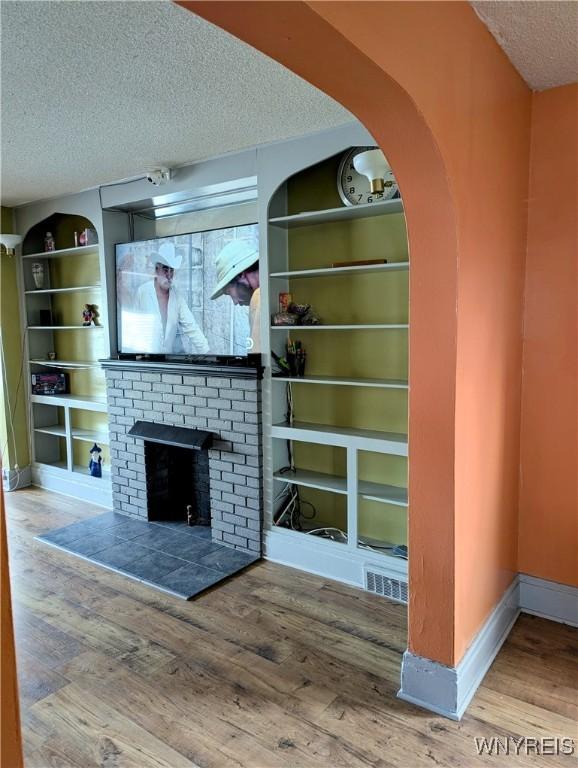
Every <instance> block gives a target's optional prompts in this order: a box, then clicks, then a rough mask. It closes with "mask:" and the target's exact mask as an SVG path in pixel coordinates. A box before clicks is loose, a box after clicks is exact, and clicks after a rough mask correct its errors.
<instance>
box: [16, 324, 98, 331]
mask: <svg viewBox="0 0 578 768" xmlns="http://www.w3.org/2000/svg"><path fill="white" fill-rule="evenodd" d="M26 330H27V331H103V330H104V325H28V326H27V327H26Z"/></svg>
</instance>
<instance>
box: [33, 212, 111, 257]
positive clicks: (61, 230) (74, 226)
mask: <svg viewBox="0 0 578 768" xmlns="http://www.w3.org/2000/svg"><path fill="white" fill-rule="evenodd" d="M85 230H91V231H92V232H93V233H94V236H93V237H92V236H91V238H90V239H91V243H95V242H97V235H96V229H95V226H94V224H93V223H92V222H91V221H90V220H89V219H87V218H86V217H85V216H71V215H69V214H64V213H53V214H52V215H51V216H47V217H46V218H45V219H43V220H42V221H39V222H38V223H37V224H34V226H32V227H30V229H29V230H28V232H27V233H26V235H25V237H24V240H23V242H22V254H23V255H27V254H34V253H42V252H43V251H44V250H45V246H44V240H45V237H46V233H47V232H50V233H51V235H52V237H53V238H54V248H55V250H65V249H68V248H74V247H75V246H78V245H88V243H84V242H80V241H83V237H82V234H83V232H85Z"/></svg>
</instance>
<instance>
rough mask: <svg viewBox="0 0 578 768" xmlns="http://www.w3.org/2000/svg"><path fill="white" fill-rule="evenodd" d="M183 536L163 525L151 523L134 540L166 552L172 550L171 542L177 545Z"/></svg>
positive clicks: (136, 542)
mask: <svg viewBox="0 0 578 768" xmlns="http://www.w3.org/2000/svg"><path fill="white" fill-rule="evenodd" d="M181 538H182V536H181V535H180V534H179V533H177V532H175V531H171V530H168V529H167V528H164V527H163V526H162V525H151V526H150V527H149V528H148V529H147V530H146V531H144V532H143V533H140V534H139V535H138V536H135V537H134V538H133V539H132V541H134V543H135V544H142V545H143V546H145V547H151V548H152V549H162V550H163V551H164V552H167V551H170V546H171V544H173V545H176V544H177V543H178V542H179V541H180V540H181Z"/></svg>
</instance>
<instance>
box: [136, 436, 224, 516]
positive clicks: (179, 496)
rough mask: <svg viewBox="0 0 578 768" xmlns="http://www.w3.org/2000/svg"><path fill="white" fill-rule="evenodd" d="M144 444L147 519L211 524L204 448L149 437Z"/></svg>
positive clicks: (206, 457)
mask: <svg viewBox="0 0 578 768" xmlns="http://www.w3.org/2000/svg"><path fill="white" fill-rule="evenodd" d="M144 445H145V469H146V484H147V509H148V519H149V520H150V521H157V522H158V521H163V522H173V521H175V522H184V523H187V524H188V525H211V504H210V483H209V455H208V453H207V451H206V450H191V449H190V448H181V447H179V446H174V445H167V444H162V443H156V442H151V441H148V440H145V444H144Z"/></svg>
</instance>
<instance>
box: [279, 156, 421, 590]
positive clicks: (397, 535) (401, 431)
mask: <svg viewBox="0 0 578 768" xmlns="http://www.w3.org/2000/svg"><path fill="white" fill-rule="evenodd" d="M337 161H338V158H337ZM335 168H336V159H335V158H331V159H329V160H326V161H324V162H322V163H320V164H319V165H318V166H312V167H308V168H305V169H303V170H302V171H300V172H298V173H296V174H295V175H293V176H291V177H289V178H287V179H285V180H284V181H283V180H280V183H279V185H278V186H277V188H276V189H277V191H276V192H275V193H274V195H273V196H272V198H271V200H270V203H269V211H270V214H269V219H268V225H269V227H268V262H269V285H268V290H269V306H270V309H271V314H272V320H271V326H270V344H271V349H272V351H273V352H275V353H276V354H277V355H278V356H279V357H285V356H286V353H287V346H286V345H287V343H288V342H292V343H296V342H299V343H300V344H301V345H302V347H304V348H305V349H306V354H307V357H306V369H305V374H304V376H302V377H301V378H295V377H291V376H289V375H288V374H287V373H286V372H282V371H274V372H273V373H272V376H271V379H270V381H271V385H270V387H271V388H270V392H271V409H270V410H271V422H270V425H269V428H268V430H267V433H268V437H269V439H270V446H269V450H268V455H270V456H271V464H272V473H271V474H272V477H271V481H270V482H271V491H270V495H269V498H270V499H271V509H270V521H269V523H270V524H269V530H268V533H267V539H266V547H267V552H268V554H269V556H271V557H272V558H273V559H275V560H278V561H280V562H284V563H286V564H288V565H293V566H295V567H298V568H305V569H306V570H309V571H312V572H315V573H320V574H322V575H325V576H330V577H332V578H335V579H338V580H341V581H346V582H349V583H357V584H359V583H360V575H359V574H360V573H362V572H363V573H364V572H365V570H366V569H372V570H374V571H377V572H379V573H382V574H384V575H385V576H389V577H390V578H396V579H400V580H402V581H407V560H405V559H403V558H401V557H395V556H394V554H399V552H400V550H399V549H395V548H396V547H398V546H399V545H406V546H407V515H408V491H407V460H408V437H407V431H408V429H407V419H408V412H407V396H408V390H409V381H408V330H409V295H408V292H409V283H408V277H409V257H408V245H407V233H406V229H405V217H404V215H403V203H402V201H401V200H400V199H394V200H389V201H379V202H375V203H371V204H367V205H358V206H344V205H340V201H339V197H338V196H337V192H336V188H335V175H334V172H335ZM313 184H315V186H314V188H313V189H312V185H313ZM315 206H318V210H311V208H314V207H315ZM301 207H303V208H304V210H300V208H301ZM356 261H359V262H360V263H359V264H355V262H356ZM344 262H347V264H346V265H345V266H333V265H334V264H340V263H341V264H343V263H344ZM367 262H371V263H367ZM380 262H381V263H380ZM280 293H285V294H286V293H288V294H290V295H291V296H292V298H293V301H295V302H296V303H298V304H310V305H311V306H312V308H313V310H314V311H315V313H316V314H317V315H318V316H319V317H320V319H321V322H320V323H319V324H317V325H294V326H288V325H278V324H276V323H275V319H274V317H273V316H274V315H275V313H276V312H277V311H278V309H277V308H278V307H279V304H280V299H279V294H280ZM312 331H315V332H316V333H311V332H312ZM290 488H294V489H297V492H298V500H299V505H300V508H301V511H300V512H298V513H296V514H297V517H296V518H295V516H294V513H293V512H287V510H292V509H293V507H292V506H291V505H290V504H289V501H288V500H291V499H293V500H294V499H295V496H294V495H293V493H294V492H289V490H288V489H290ZM323 536H327V538H324V537H323Z"/></svg>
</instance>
